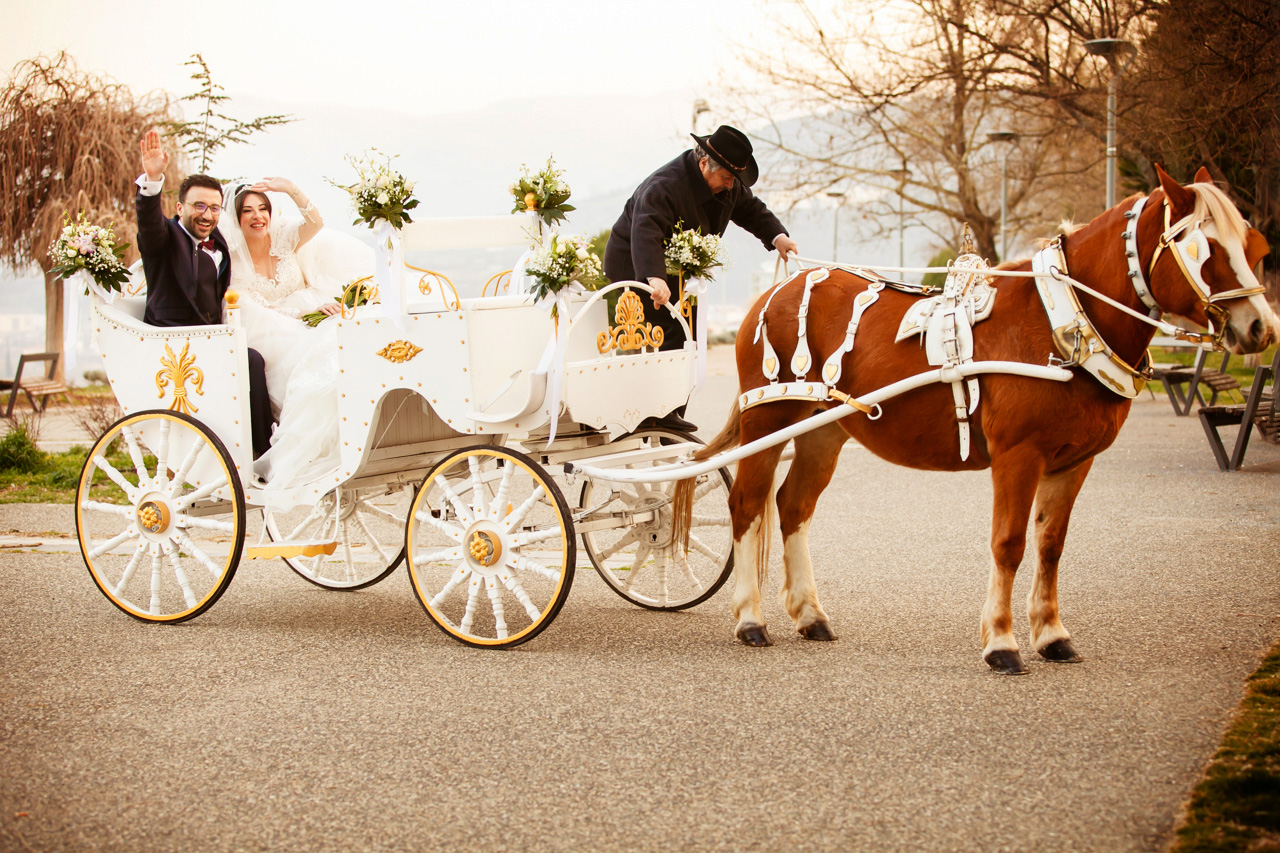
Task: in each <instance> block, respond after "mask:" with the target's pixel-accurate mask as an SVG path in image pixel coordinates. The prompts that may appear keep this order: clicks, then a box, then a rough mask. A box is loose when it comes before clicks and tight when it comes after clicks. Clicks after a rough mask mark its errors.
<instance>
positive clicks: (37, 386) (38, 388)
mask: <svg viewBox="0 0 1280 853" xmlns="http://www.w3.org/2000/svg"><path fill="white" fill-rule="evenodd" d="M40 361H45V362H48V363H49V369H48V370H47V371H45V375H44V377H43V378H38V379H23V378H22V373H23V371H24V370H26V367H27V365H28V364H33V363H35V362H40ZM57 369H58V353H56V352H39V353H31V354H28V355H24V356H20V357H19V358H18V372H17V373H16V374H15V375H14V377H13V384H12V385H11V386H10V387H9V407H8V408H7V409H5V412H4V416H5V417H6V418H11V417H13V405H14V403H16V402H18V393H19V392H22V393H23V394H26V395H27V399H28V400H30V401H31V408H32V409H35V410H36V411H39V412H43V411H44V410H45V407H46V406H48V405H49V398H50V397H52V396H53V395H54V394H65V395H67V402H70V401H71V395H70V394H69V393H68V391H67V386H66V385H64V384H63V383H61V382H57V381H55V380H54V378H53V377H54V373H55V372H56V371H57ZM36 397H39V398H40V405H39V406H37V405H36Z"/></svg>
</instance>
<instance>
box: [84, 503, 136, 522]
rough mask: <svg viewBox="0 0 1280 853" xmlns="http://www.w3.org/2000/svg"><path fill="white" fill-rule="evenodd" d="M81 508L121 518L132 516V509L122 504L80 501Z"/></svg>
mask: <svg viewBox="0 0 1280 853" xmlns="http://www.w3.org/2000/svg"><path fill="white" fill-rule="evenodd" d="M80 508H81V509H91V510H94V511H96V512H105V513H107V514H109V515H118V516H120V517H121V518H133V514H134V509H133V507H131V506H126V505H124V504H104V503H102V502H101V501H81V502H80Z"/></svg>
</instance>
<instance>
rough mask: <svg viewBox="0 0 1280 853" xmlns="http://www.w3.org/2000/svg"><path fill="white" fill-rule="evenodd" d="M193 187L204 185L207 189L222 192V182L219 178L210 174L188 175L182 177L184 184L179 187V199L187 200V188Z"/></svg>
mask: <svg viewBox="0 0 1280 853" xmlns="http://www.w3.org/2000/svg"><path fill="white" fill-rule="evenodd" d="M192 187H203V188H204V189H207V190H217V191H218V193H219V194H221V193H222V184H220V183H218V180H217V178H211V177H209V176H208V175H187V176H186V177H185V178H183V179H182V185H181V186H180V187H178V201H180V202H181V201H186V200H187V190H189V189H191V188H192Z"/></svg>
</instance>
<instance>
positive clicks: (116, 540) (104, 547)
mask: <svg viewBox="0 0 1280 853" xmlns="http://www.w3.org/2000/svg"><path fill="white" fill-rule="evenodd" d="M141 536H142V534H140V533H138V527H137V525H134V524H130V525H129V526H128V527H126V528H125V529H124V530H122V531H120V532H119V533H117V534H116V535H115V536H113V537H112V538H110V539H108V540H107V541H106V542H103V543H102V544H101V545H99V546H98V547H97V548H94V549H93V550H92V551H90V552H89V559H91V560H92V559H97V558H98V557H101V556H102V555H103V554H105V553H107V552H108V551H110V550H111V549H112V548H114V547H116V546H117V545H119V544H120V543H122V542H124V541H125V540H126V539H137V538H141Z"/></svg>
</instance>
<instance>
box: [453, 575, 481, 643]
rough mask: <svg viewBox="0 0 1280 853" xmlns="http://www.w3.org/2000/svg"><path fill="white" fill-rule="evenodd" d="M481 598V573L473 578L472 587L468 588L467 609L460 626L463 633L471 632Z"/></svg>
mask: <svg viewBox="0 0 1280 853" xmlns="http://www.w3.org/2000/svg"><path fill="white" fill-rule="evenodd" d="M479 600H480V577H479V575H477V576H475V577H473V578H471V584H470V588H469V589H468V590H467V609H466V611H464V612H463V614H462V623H461V624H460V625H459V626H458V627H459V628H461V629H462V631H463V633H465V634H470V633H471V623H472V622H474V621H475V618H476V602H477V601H479Z"/></svg>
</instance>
